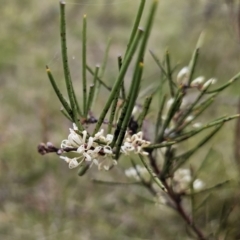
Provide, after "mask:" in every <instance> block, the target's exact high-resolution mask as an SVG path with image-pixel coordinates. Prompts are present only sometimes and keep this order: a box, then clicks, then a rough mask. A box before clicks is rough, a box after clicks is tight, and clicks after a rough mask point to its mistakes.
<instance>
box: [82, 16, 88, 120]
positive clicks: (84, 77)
mask: <svg viewBox="0 0 240 240" xmlns="http://www.w3.org/2000/svg"><path fill="white" fill-rule="evenodd" d="M82 84H83V114H84V117H85V118H86V117H87V114H88V112H87V100H88V96H87V15H84V16H83V29H82Z"/></svg>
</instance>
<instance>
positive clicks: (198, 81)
mask: <svg viewBox="0 0 240 240" xmlns="http://www.w3.org/2000/svg"><path fill="white" fill-rule="evenodd" d="M204 81H205V78H204V77H203V76H200V77H197V78H195V79H194V80H193V81H192V82H191V85H190V86H191V87H198V86H199V85H201V84H202V83H203V82H204Z"/></svg>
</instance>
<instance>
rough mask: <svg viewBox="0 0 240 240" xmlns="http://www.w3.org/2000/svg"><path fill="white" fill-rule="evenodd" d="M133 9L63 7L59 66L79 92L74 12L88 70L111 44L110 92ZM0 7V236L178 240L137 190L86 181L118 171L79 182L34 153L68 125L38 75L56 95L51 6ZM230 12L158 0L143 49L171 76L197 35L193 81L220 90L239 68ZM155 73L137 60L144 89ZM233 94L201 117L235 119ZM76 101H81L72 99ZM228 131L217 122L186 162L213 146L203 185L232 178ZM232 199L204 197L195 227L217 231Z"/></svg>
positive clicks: (54, 4) (170, 216)
mask: <svg viewBox="0 0 240 240" xmlns="http://www.w3.org/2000/svg"><path fill="white" fill-rule="evenodd" d="M138 2H139V1H136V0H135V1H133V0H95V1H91V0H88V1H81V0H74V1H72V0H71V1H70V2H68V1H67V5H66V7H67V10H66V13H67V28H68V30H67V34H68V46H69V48H68V49H69V59H70V66H71V71H72V78H73V79H74V84H75V85H76V87H78V88H80V79H81V71H80V70H81V25H82V16H83V14H85V13H87V15H88V40H89V41H88V53H89V54H88V62H89V63H90V64H91V65H92V66H94V65H95V64H96V63H100V62H101V61H102V59H103V53H104V50H105V47H106V42H107V40H108V38H109V37H110V36H111V37H112V47H111V49H110V54H109V60H108V67H109V68H108V70H107V72H106V77H105V79H106V82H108V83H109V84H111V83H112V81H114V78H115V75H116V73H117V71H118V70H117V61H116V58H117V55H118V54H119V53H123V52H124V49H125V46H126V43H127V39H128V34H129V33H130V31H131V24H132V22H133V20H134V16H135V13H136V9H137V6H138ZM149 2H151V1H148V2H147V6H148V5H149ZM228 2H231V1H228ZM1 3H2V4H1V8H0V16H1V24H0V98H1V108H0V173H1V174H0V238H1V239H7V240H8V239H9V240H10V239H11V240H12V239H25V240H27V239H67V238H69V239H72V240H74V239H188V237H187V235H186V233H185V227H184V224H183V223H182V222H181V219H180V218H179V217H178V216H176V214H175V213H173V212H172V211H171V210H169V209H166V208H159V206H156V205H154V204H149V203H148V202H146V201H144V200H142V196H145V197H146V198H149V199H151V196H150V195H149V194H148V192H147V191H146V190H144V189H142V188H140V187H133V186H131V187H130V186H125V187H107V186H100V185H96V184H93V183H92V182H91V179H92V178H97V179H104V180H109V181H110V180H114V179H116V177H117V179H118V180H122V181H126V179H125V177H124V173H123V166H126V165H127V163H123V164H122V165H121V164H120V165H121V166H119V167H118V168H115V169H114V170H113V171H112V172H107V173H106V172H104V173H102V172H98V171H97V170H96V169H92V170H91V171H90V172H89V174H87V175H86V176H84V177H82V178H79V177H78V176H77V174H76V171H74V170H71V171H70V170H69V169H68V168H67V166H66V164H65V163H64V162H62V161H60V160H59V159H58V157H57V156H56V155H48V156H44V157H42V156H40V155H38V153H37V150H36V147H37V145H38V143H39V142H41V141H43V142H46V141H52V142H53V143H54V144H56V145H58V144H60V142H61V140H62V139H64V138H66V136H67V135H68V127H69V126H70V123H69V122H67V121H66V120H65V119H64V117H62V115H61V113H60V112H59V108H60V105H59V102H58V100H57V98H56V97H55V95H54V92H53V90H52V88H51V86H50V84H49V82H48V79H47V76H46V73H45V65H46V64H48V65H49V66H50V68H51V69H52V72H53V74H54V75H55V78H56V79H57V81H58V82H59V84H60V86H61V87H62V89H64V81H63V71H62V65H61V55H60V39H59V6H58V1H55V0H48V1H47V0H41V1H37V0H32V1H29V0H21V1H18V0H12V1H7V0H2V1H1ZM233 6H234V5H233ZM147 9H148V7H146V10H147ZM236 10H237V9H236V8H233V9H232V11H231V9H229V8H228V6H227V4H226V2H225V1H210V0H209V1H208V0H201V1H200V0H198V1H191V0H179V1H174V0H161V3H160V6H159V9H158V13H157V17H156V21H155V24H154V28H153V34H152V36H151V40H150V42H149V48H151V49H152V50H154V51H155V53H156V54H157V55H158V56H162V55H163V54H164V51H165V50H166V48H168V49H169V50H170V53H171V54H172V58H173V61H174V63H179V69H180V68H181V67H183V66H185V65H186V64H188V61H189V59H190V57H191V53H192V50H193V49H194V47H195V44H196V42H197V39H198V37H199V35H200V33H201V31H203V30H204V31H205V32H206V37H205V42H204V47H203V49H202V52H201V58H200V63H199V68H198V70H197V75H198V74H199V75H204V76H206V77H207V78H210V77H216V78H217V79H218V80H219V82H218V84H219V85H220V84H222V83H224V82H225V81H227V80H228V79H229V78H230V77H232V76H233V75H235V74H236V73H237V72H238V71H239V70H240V68H239V63H240V61H239V60H240V59H239V56H240V51H239V50H240V49H239V43H240V40H239V35H238V31H237V22H236V19H235V17H236V16H237V15H236V14H237V11H236ZM146 12H147V11H146ZM130 73H131V71H130V72H129V78H130V76H131V75H130ZM157 73H158V68H157V66H156V65H155V64H154V62H153V60H152V59H151V57H150V56H149V54H147V56H146V72H145V79H146V80H145V82H144V84H145V85H144V86H147V85H148V84H149V83H150V82H154V81H156V80H157V75H156V74H157ZM144 86H143V87H144ZM239 86H240V85H239V83H236V84H235V85H234V86H233V87H231V89H229V90H227V91H225V93H224V94H223V95H222V96H221V97H219V98H218V101H217V103H216V104H215V105H214V106H213V107H212V108H211V110H210V111H209V116H210V115H211V117H212V116H222V115H225V114H227V113H232V114H233V113H236V111H237V99H238V96H239ZM79 93H80V91H79ZM105 95H106V94H105V92H104V91H102V92H101V93H100V96H101V98H100V99H99V101H98V102H99V106H98V108H101V104H102V103H103V102H104V100H105V97H104V96H105ZM78 97H79V98H81V96H80V94H79V96H78ZM98 108H96V109H95V110H96V112H99V109H98ZM153 112H154V110H153ZM209 116H207V115H206V118H205V119H203V121H207V118H209ZM234 132H235V123H234V122H231V123H228V124H226V126H225V127H224V130H222V131H221V133H219V134H218V136H217V137H216V138H214V140H213V141H212V142H211V144H210V145H209V146H208V147H206V149H205V150H204V151H200V152H199V154H198V155H195V156H194V157H193V159H192V164H193V165H194V164H195V165H196V166H197V165H199V163H200V162H201V161H202V160H203V159H204V156H205V154H206V152H207V151H208V150H209V148H210V146H213V148H214V154H213V156H212V158H211V159H210V160H209V165H208V168H207V169H206V171H205V172H204V173H203V174H202V178H203V180H204V181H206V184H207V186H212V184H214V183H218V182H222V181H223V180H225V179H238V168H237V164H236V161H235V159H234V148H233V146H234ZM188 144H189V143H187V144H185V145H184V146H185V147H187V145H188ZM195 165H194V166H195ZM238 195H239V191H237V190H236V188H234V187H232V186H231V188H230V187H229V188H226V189H225V190H224V191H217V192H214V193H213V194H212V195H211V197H212V199H213V201H212V202H211V203H209V209H210V210H209V211H210V214H209V218H206V219H205V218H204V219H203V217H202V216H203V214H202V213H201V214H202V215H201V214H200V216H201V217H200V220H201V223H202V225H204V224H206V225H207V226H208V228H212V227H214V226H215V225H217V220H216V219H217V218H218V217H219V212H220V210H219V209H220V208H221V206H222V204H223V202H224V201H225V200H226V201H228V202H229V206H230V205H231V204H232V202H231V201H234V200H236V197H237V196H238ZM214 206H215V207H214ZM216 206H217V207H216ZM235 210H236V209H235ZM235 212H236V214H235V215H234V216H233V217H232V220H231V221H232V223H235V224H236V221H239V214H238V213H239V206H238V207H237V211H235ZM238 225H239V224H238ZM176 234H178V235H176ZM189 239H190V238H189Z"/></svg>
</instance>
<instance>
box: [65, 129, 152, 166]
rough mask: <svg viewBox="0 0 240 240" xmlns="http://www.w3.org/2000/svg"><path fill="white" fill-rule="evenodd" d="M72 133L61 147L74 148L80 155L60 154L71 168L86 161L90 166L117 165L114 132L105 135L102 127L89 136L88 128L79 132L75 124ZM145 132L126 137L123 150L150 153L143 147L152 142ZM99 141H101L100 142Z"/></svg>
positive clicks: (126, 152)
mask: <svg viewBox="0 0 240 240" xmlns="http://www.w3.org/2000/svg"><path fill="white" fill-rule="evenodd" d="M69 130H70V134H69V135H68V139H65V140H63V141H62V143H61V148H62V149H63V150H64V149H65V150H66V149H68V150H71V149H73V150H72V152H76V153H78V154H80V156H79V157H74V158H69V157H67V156H60V158H61V159H63V160H64V161H66V162H67V163H68V164H69V168H70V169H72V168H76V167H78V166H79V165H81V164H82V163H83V162H84V161H86V162H89V163H90V166H92V165H93V164H95V165H97V166H98V169H99V170H101V169H105V170H109V169H110V167H111V166H113V165H116V164H117V161H116V160H114V159H113V158H112V156H113V150H112V148H111V146H109V145H110V143H111V142H112V140H113V135H112V134H107V135H106V137H105V136H104V130H103V129H101V130H100V131H99V132H98V133H96V134H95V135H94V137H91V136H89V137H88V133H87V131H86V130H84V131H82V133H81V135H80V134H78V128H77V126H76V125H75V124H73V129H72V128H70V129H69ZM142 137H143V134H142V132H139V133H137V134H134V135H132V136H130V137H128V136H127V134H126V137H125V140H124V142H123V145H122V147H121V152H122V153H124V154H128V153H130V152H133V153H139V154H142V155H147V154H148V153H147V152H145V151H143V149H142V148H143V147H146V146H147V145H149V144H150V142H148V141H145V140H143V139H142ZM97 141H100V142H101V144H99V143H98V142H97Z"/></svg>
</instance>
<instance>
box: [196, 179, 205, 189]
mask: <svg viewBox="0 0 240 240" xmlns="http://www.w3.org/2000/svg"><path fill="white" fill-rule="evenodd" d="M204 186H205V184H204V182H203V181H201V180H200V179H196V180H195V181H194V182H193V189H194V190H201V189H202V188H203V187H204Z"/></svg>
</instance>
